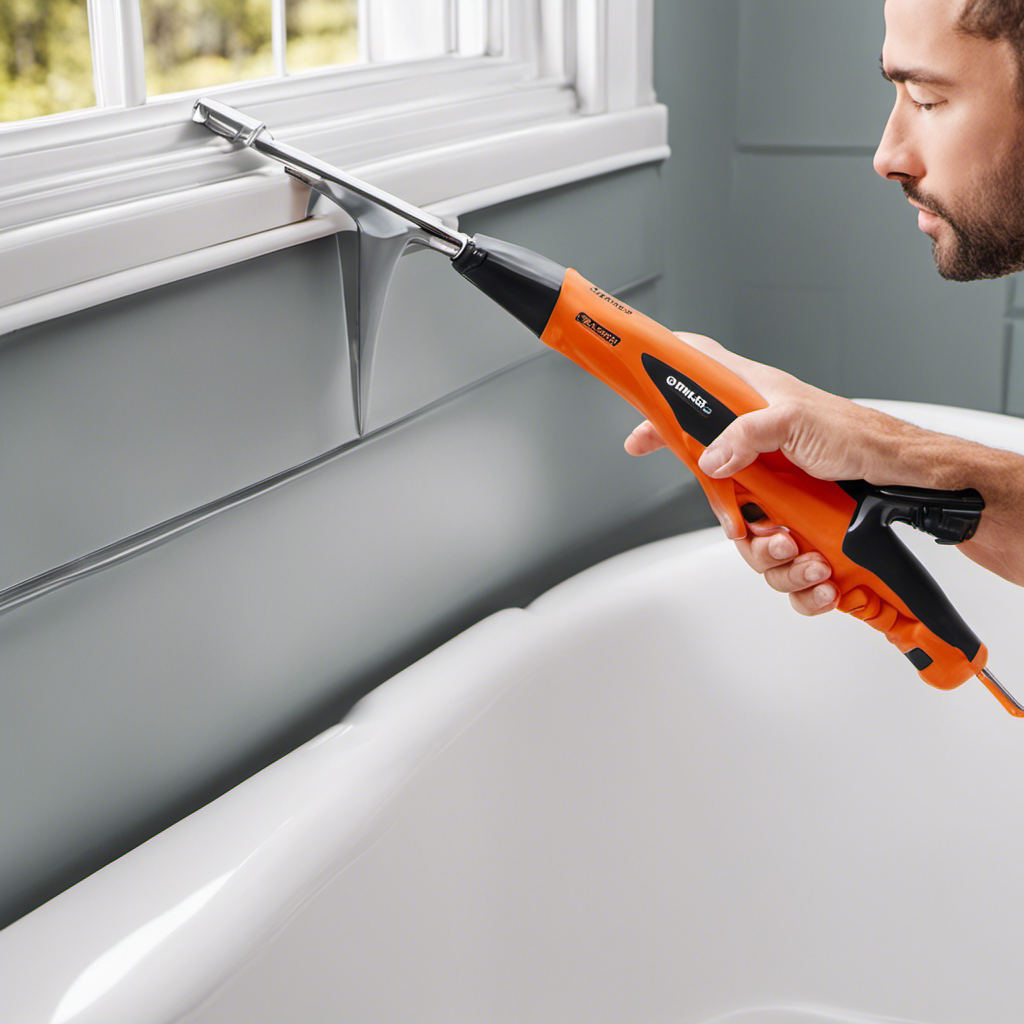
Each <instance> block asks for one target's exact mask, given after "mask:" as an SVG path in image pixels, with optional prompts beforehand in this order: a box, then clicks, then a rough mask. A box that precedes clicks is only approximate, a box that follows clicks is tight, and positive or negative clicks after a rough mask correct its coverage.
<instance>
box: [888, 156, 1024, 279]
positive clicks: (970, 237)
mask: <svg viewBox="0 0 1024 1024" xmlns="http://www.w3.org/2000/svg"><path fill="white" fill-rule="evenodd" d="M902 187H903V191H904V193H905V194H906V196H907V198H908V199H912V200H913V201H914V202H916V203H920V204H921V205H922V206H924V207H926V208H927V209H929V210H931V211H932V212H933V213H935V214H937V215H938V216H939V217H941V218H942V220H944V221H945V222H946V223H947V224H948V225H949V226H950V228H951V229H952V231H953V242H952V244H951V245H949V244H947V245H945V246H942V247H940V245H939V243H938V241H937V240H936V239H935V238H933V239H932V255H933V256H934V258H935V267H936V269H937V270H938V272H939V274H940V275H941V276H942V277H944V278H945V279H946V280H947V281H977V280H980V279H981V278H991V277H1004V276H1005V275H1007V274H1014V273H1016V272H1017V271H1019V270H1024V147H1022V146H1020V145H1018V146H1016V147H1015V148H1014V152H1013V154H1012V159H1011V160H1010V161H1009V162H1008V164H1007V165H1006V166H1003V167H1001V168H999V169H998V170H997V171H996V172H994V173H993V174H992V175H991V176H990V179H989V181H988V183H987V184H986V186H985V187H984V188H977V187H976V188H974V189H972V190H971V193H970V197H969V199H968V201H967V202H966V203H962V204H960V205H961V207H962V209H961V210H959V211H957V212H956V213H954V212H953V211H951V210H950V209H949V207H947V206H946V205H945V204H944V203H941V202H940V201H939V200H938V199H936V198H935V197H934V196H930V195H928V194H927V193H926V192H923V191H921V190H919V189H916V188H914V186H913V185H909V184H904V185H903V186H902Z"/></svg>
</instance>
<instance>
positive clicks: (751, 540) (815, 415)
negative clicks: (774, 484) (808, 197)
mask: <svg viewBox="0 0 1024 1024" xmlns="http://www.w3.org/2000/svg"><path fill="white" fill-rule="evenodd" d="M882 74H883V75H884V76H885V78H886V79H887V80H889V81H891V82H892V83H893V84H894V85H895V88H896V102H895V105H894V107H893V110H892V113H891V115H890V116H889V122H888V124H887V125H886V127H885V132H884V134H883V136H882V141H881V143H880V144H879V146H878V151H877V152H876V153H875V159H874V167H875V170H876V171H877V172H878V173H879V174H880V175H882V177H884V178H888V179H890V180H892V181H894V182H897V183H898V184H899V185H900V186H901V187H902V189H903V191H904V193H905V194H906V196H907V199H908V200H909V202H910V204H911V206H912V207H914V208H916V210H917V211H918V213H917V218H918V226H919V227H920V229H921V231H923V232H924V233H925V234H926V235H928V236H929V237H930V238H931V240H932V252H933V255H934V257H935V264H936V267H937V269H938V271H939V273H940V274H941V275H942V276H943V277H945V278H947V279H950V280H955V281H970V280H976V279H978V278H987V277H999V276H1002V275H1004V274H1010V273H1015V272H1016V271H1019V270H1024V0H885V44H884V46H883V49H882ZM680 337H682V338H683V339H684V340H686V341H688V342H689V343H690V344H692V345H696V346H697V347H698V348H700V349H702V350H703V351H705V352H707V353H708V354H709V355H711V356H713V357H714V358H716V359H718V360H719V361H720V362H722V363H724V364H725V365H726V366H727V367H729V369H731V370H732V371H733V372H735V373H736V374H738V375H739V376H740V377H742V378H744V379H745V380H746V381H747V382H748V383H750V384H751V385H752V386H753V387H754V388H756V389H757V391H759V392H760V393H761V395H763V396H764V398H765V399H766V400H767V401H768V403H769V405H768V408H766V409H763V410H760V411H758V412H752V413H748V414H747V415H745V416H740V417H739V418H738V419H736V420H735V421H734V422H733V423H732V424H731V425H730V426H729V427H728V428H727V429H726V430H725V431H723V433H722V434H721V435H720V436H719V437H718V438H717V439H716V440H715V441H714V443H713V444H711V445H710V446H709V447H708V449H707V450H706V451H705V452H704V454H703V456H702V457H701V460H700V464H699V465H700V468H701V470H702V471H704V472H705V473H707V474H708V475H709V476H713V477H717V478H722V477H728V476H731V475H732V474H734V473H736V472H739V471H740V470H741V469H743V468H744V467H746V466H748V465H749V464H750V463H751V462H753V460H754V459H755V458H756V457H757V455H758V453H760V452H770V451H776V450H779V449H781V450H782V451H783V452H785V454H786V456H787V457H788V458H789V459H790V460H791V461H792V462H794V463H795V464H796V465H798V466H800V467H801V468H802V469H804V470H806V471H807V472H808V473H810V474H811V475H812V476H816V477H819V478H821V479H824V480H850V479H864V480H867V481H868V482H869V483H873V484H897V485H904V486H912V487H934V488H940V489H943V490H957V489H960V488H966V487H974V488H976V489H977V490H978V491H979V492H980V493H981V495H982V496H983V497H984V499H985V512H984V513H983V515H982V518H981V523H980V525H979V526H978V530H977V532H976V534H975V535H974V537H973V538H972V539H971V540H970V541H967V542H966V543H964V544H961V545H960V550H961V551H962V552H963V553H964V554H965V555H967V556H968V557H969V558H972V559H973V560H974V561H976V562H977V563H978V564H979V565H982V566H984V567H985V568H986V569H990V570H991V571H992V572H995V573H998V574H999V575H1000V576H1003V577H1005V578H1006V579H1008V580H1011V581H1012V582H1014V583H1017V584H1021V585H1024V457H1021V456H1019V455H1015V454H1012V453H1010V452H1004V451H998V450H996V449H992V448H987V447H985V446H983V445H979V444H974V443H972V442H968V441H963V440H960V439H958V438H953V437H947V436H945V435H942V434H935V433H932V432H930V431H927V430H922V429H920V428H918V427H916V426H912V425H911V424H909V423H904V422H902V421H901V420H897V419H894V418H893V417H891V416H886V415H885V414H883V413H880V412H877V411H875V410H871V409H865V408H862V407H861V406H858V405H855V404H854V403H852V402H849V401H847V400H846V399H843V398H839V397H837V396H835V395H832V394H829V393H828V392H825V391H821V390H819V389H818V388H815V387H812V386H810V385H809V384H805V383H803V382H802V381H799V380H797V379H796V378H795V377H792V376H791V375H789V374H787V373H783V372H782V371H781V370H776V369H773V368H772V367H769V366H765V365H763V364H761V363H757V362H753V361H752V360H749V359H744V358H742V357H741V356H737V355H735V354H734V353H732V352H729V351H728V350H726V349H724V348H722V346H721V345H719V344H717V342H714V341H712V340H711V339H710V338H703V337H700V336H698V335H691V334H681V335H680ZM662 446H663V442H662V440H661V438H660V437H659V436H658V434H657V433H656V431H655V430H654V428H653V427H652V426H651V424H650V423H648V422H644V423H642V424H641V425H640V426H639V427H637V428H636V430H634V431H633V433H632V434H631V435H630V436H629V438H628V439H627V440H626V451H627V452H629V453H630V454H631V455H644V454H646V453H648V452H651V451H654V450H655V449H657V448H660V447H662ZM722 525H723V526H725V527H726V532H727V533H728V534H729V535H730V537H731V539H733V540H735V541H736V544H737V547H738V548H739V550H740V553H741V554H742V555H743V557H744V559H745V560H746V561H747V562H748V564H749V565H750V566H751V567H752V568H753V569H755V570H756V571H757V572H759V573H762V574H763V575H764V577H765V579H766V581H767V582H768V584H769V585H770V586H771V587H773V588H774V589H775V590H778V591H781V592H783V593H786V594H789V596H790V601H791V603H792V604H793V607H794V608H796V610H797V611H799V612H801V613H802V614H804V615H818V614H820V613H822V612H826V611H830V610H832V609H833V608H835V607H836V605H837V604H838V603H839V594H838V592H837V589H836V587H835V586H834V585H833V584H832V583H831V582H830V581H829V576H830V575H831V571H832V570H831V567H830V566H829V564H828V562H827V561H826V560H825V558H824V556H823V555H821V554H820V553H818V552H805V553H804V554H800V555H797V551H796V544H795V543H794V541H793V540H792V539H791V538H790V537H789V535H788V534H787V532H786V531H785V528H784V527H785V524H784V523H773V522H771V521H769V520H768V519H767V518H765V517H762V518H761V519H760V520H758V521H757V522H754V523H750V524H749V532H748V535H747V536H745V537H743V536H741V531H742V527H740V528H739V529H736V528H735V527H734V526H731V525H730V524H728V523H724V522H723V524H722Z"/></svg>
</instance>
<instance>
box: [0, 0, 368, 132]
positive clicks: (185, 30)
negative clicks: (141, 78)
mask: <svg viewBox="0 0 1024 1024" xmlns="http://www.w3.org/2000/svg"><path fill="white" fill-rule="evenodd" d="M98 2H100V3H107V2H109V0H98ZM140 9H141V15H142V30H143V39H144V42H145V57H146V91H147V93H148V95H150V96H157V95H162V94H165V93H171V92H183V91H187V90H192V89H204V88H207V87H210V86H215V85H222V84H225V83H227V82H237V81H244V80H247V79H252V78H269V77H271V76H273V75H274V73H275V70H274V61H273V44H272V39H271V13H272V11H271V0H141V5H140ZM285 24H286V50H285V54H286V57H285V59H286V65H287V67H288V69H289V70H291V71H303V70H309V69H313V68H318V67H328V66H331V65H336V64H347V63H351V62H353V61H355V60H357V59H358V55H359V52H358V27H357V0H285ZM95 103H96V96H95V92H94V88H93V75H92V56H91V52H90V48H89V22H88V12H87V8H86V0H0V121H17V120H22V119H24V118H29V117H39V116H41V115H43V114H54V113H58V112H61V111H65V110H80V109H83V108H86V107H91V106H94V105H95Z"/></svg>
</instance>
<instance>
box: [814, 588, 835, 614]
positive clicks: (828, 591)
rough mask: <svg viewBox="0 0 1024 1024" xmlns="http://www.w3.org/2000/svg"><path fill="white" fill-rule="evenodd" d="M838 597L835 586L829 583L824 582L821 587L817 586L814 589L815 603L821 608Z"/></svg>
mask: <svg viewBox="0 0 1024 1024" xmlns="http://www.w3.org/2000/svg"><path fill="white" fill-rule="evenodd" d="M835 599H836V590H835V587H833V586H831V585H830V584H828V583H824V584H822V585H821V586H820V587H817V588H815V591H814V603H815V604H816V605H817V606H818V607H819V608H824V607H825V605H827V604H831V603H832V602H833V601H834V600H835Z"/></svg>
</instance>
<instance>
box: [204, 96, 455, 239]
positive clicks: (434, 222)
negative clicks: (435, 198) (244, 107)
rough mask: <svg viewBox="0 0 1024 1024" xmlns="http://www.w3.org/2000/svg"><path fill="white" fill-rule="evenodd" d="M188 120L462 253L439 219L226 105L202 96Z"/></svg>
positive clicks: (450, 232)
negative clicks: (402, 220) (403, 221)
mask: <svg viewBox="0 0 1024 1024" xmlns="http://www.w3.org/2000/svg"><path fill="white" fill-rule="evenodd" d="M192 120H193V121H195V122H196V123H197V124H201V125H205V126H206V127H207V128H209V129H210V131H212V132H215V133H216V134H217V135H223V136H224V138H226V139H230V140H231V141H232V142H240V143H242V145H243V146H249V147H250V148H252V149H255V150H256V151H257V152H258V153H262V154H263V155H264V156H268V157H270V158H271V159H272V160H277V161H278V162H279V163H282V164H284V166H285V168H286V169H287V170H290V171H292V172H293V174H294V176H295V177H297V178H299V179H300V180H302V181H304V182H306V184H308V185H310V186H312V187H315V186H316V179H318V178H319V179H322V180H323V181H329V182H333V183H334V184H335V185H340V186H341V187H342V188H345V189H348V190H349V191H350V192H355V193H356V194H357V195H360V196H363V197H364V198H366V199H369V200H370V201H371V202H374V203H377V204H378V205H379V206H382V207H384V209H386V210H390V211H391V212H392V213H395V214H398V216H399V217H404V218H405V219H406V220H407V221H409V222H410V223H411V224H415V225H416V226H417V227H419V228H420V229H421V230H422V231H423V232H424V233H425V234H426V235H427V237H428V238H429V239H430V242H429V244H430V247H431V248H433V249H437V250H439V251H440V252H443V253H444V254H445V255H446V256H450V257H451V258H452V259H454V258H455V257H456V256H458V255H459V253H460V252H462V250H463V249H464V248H465V246H466V243H467V242H468V241H469V236H468V235H465V234H463V233H462V232H461V231H457V230H455V228H450V227H448V225H446V224H445V223H444V222H443V221H441V220H440V219H439V218H437V217H433V216H431V215H430V214H429V213H424V212H423V210H421V209H419V208H418V207H416V206H413V205H412V204H411V203H407V202H405V201H404V200H402V199H399V198H398V197H397V196H393V195H391V194H390V193H388V192H384V191H383V190H382V189H379V188H376V187H375V186H373V185H370V184H368V183H367V182H365V181H360V180H359V179H358V178H353V177H350V176H349V175H347V174H346V173H345V172H344V171H340V170H338V168H337V167H332V166H331V165H330V164H329V163H326V162H325V161H323V160H318V159H317V158H316V157H314V156H310V155H309V154H308V153H303V152H302V151H301V150H298V149H295V148H293V147H292V146H288V145H285V144H284V143H283V142H277V141H275V140H274V136H273V135H271V134H270V132H269V131H268V130H267V126H266V125H265V124H264V123H263V122H262V121H257V120H256V119H255V118H254V117H247V116H246V115H245V114H243V113H241V111H238V110H235V108H234V107H229V106H228V105H227V104H226V103H221V102H219V101H218V100H211V99H207V98H206V97H202V98H200V99H198V100H197V101H196V105H195V106H194V107H193V108H192Z"/></svg>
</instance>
